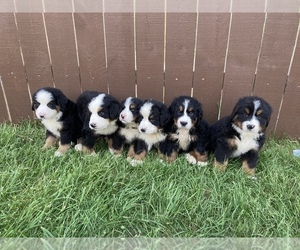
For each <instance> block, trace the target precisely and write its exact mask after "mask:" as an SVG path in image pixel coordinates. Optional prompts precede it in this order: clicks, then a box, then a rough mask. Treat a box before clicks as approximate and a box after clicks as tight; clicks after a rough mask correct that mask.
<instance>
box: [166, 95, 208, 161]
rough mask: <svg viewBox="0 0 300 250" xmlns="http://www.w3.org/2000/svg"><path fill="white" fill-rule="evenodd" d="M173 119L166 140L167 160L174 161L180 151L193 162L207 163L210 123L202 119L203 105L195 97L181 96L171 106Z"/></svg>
mask: <svg viewBox="0 0 300 250" xmlns="http://www.w3.org/2000/svg"><path fill="white" fill-rule="evenodd" d="M169 111H170V114H171V121H170V123H169V125H168V128H167V132H168V136H167V140H166V152H165V154H166V160H167V161H168V162H173V161H174V160H175V159H176V158H177V155H178V153H179V152H180V151H183V152H187V154H186V159H187V160H188V162H189V163H191V164H197V165H199V166H206V165H207V145H208V141H209V125H208V123H207V122H206V121H205V120H204V119H202V117H203V112H202V105H201V103H200V102H199V101H198V100H196V99H195V98H192V97H189V96H179V97H177V98H175V99H174V100H173V102H172V104H171V106H170V107H169Z"/></svg>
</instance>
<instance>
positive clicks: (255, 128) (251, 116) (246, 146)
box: [210, 96, 272, 177]
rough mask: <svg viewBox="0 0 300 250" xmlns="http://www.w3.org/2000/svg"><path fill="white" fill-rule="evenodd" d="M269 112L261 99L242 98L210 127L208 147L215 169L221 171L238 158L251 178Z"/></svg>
mask: <svg viewBox="0 0 300 250" xmlns="http://www.w3.org/2000/svg"><path fill="white" fill-rule="evenodd" d="M271 113H272V108H271V106H270V105H269V104H268V103H267V102H266V101H265V100H263V99H262V98H259V97H256V96H246V97H243V98H241V99H240V100H239V101H238V102H237V103H236V105H235V107H234V108H233V111H232V113H231V115H229V116H226V117H224V118H222V119H221V120H219V121H217V122H216V123H215V124H213V125H212V126H211V137H210V148H211V149H212V151H213V152H214V156H215V166H216V167H217V169H219V170H220V171H225V169H226V167H227V164H228V159H229V158H233V157H240V158H241V160H242V169H243V170H244V172H245V173H247V174H248V175H250V176H252V177H254V176H255V168H256V164H257V161H258V152H259V150H260V149H261V148H262V146H263V145H264V143H265V139H266V138H265V130H266V128H267V126H268V123H269V120H270V118H271Z"/></svg>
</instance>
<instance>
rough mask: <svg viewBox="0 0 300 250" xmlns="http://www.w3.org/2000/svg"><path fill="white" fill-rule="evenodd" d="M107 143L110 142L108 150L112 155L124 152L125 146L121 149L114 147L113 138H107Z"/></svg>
mask: <svg viewBox="0 0 300 250" xmlns="http://www.w3.org/2000/svg"><path fill="white" fill-rule="evenodd" d="M107 144H108V150H109V152H110V153H111V154H112V155H115V156H120V155H121V154H122V152H123V147H121V149H114V148H113V141H112V139H111V138H109V139H107Z"/></svg>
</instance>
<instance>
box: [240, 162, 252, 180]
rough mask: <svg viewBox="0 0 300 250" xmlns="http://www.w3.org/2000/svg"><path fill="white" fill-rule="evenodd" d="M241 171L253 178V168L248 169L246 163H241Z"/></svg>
mask: <svg viewBox="0 0 300 250" xmlns="http://www.w3.org/2000/svg"><path fill="white" fill-rule="evenodd" d="M242 169H243V171H244V172H245V173H246V174H247V175H249V176H251V177H254V176H255V168H250V167H249V165H248V162H247V161H243V164H242Z"/></svg>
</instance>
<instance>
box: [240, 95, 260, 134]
mask: <svg viewBox="0 0 300 250" xmlns="http://www.w3.org/2000/svg"><path fill="white" fill-rule="evenodd" d="M253 104H254V112H253V115H252V118H251V120H249V121H245V122H243V124H242V129H243V130H244V131H249V132H253V133H259V132H260V131H261V127H260V123H259V120H258V119H257V117H256V115H255V114H256V112H257V110H258V109H259V107H260V105H261V104H260V101H259V100H256V101H254V102H253Z"/></svg>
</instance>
